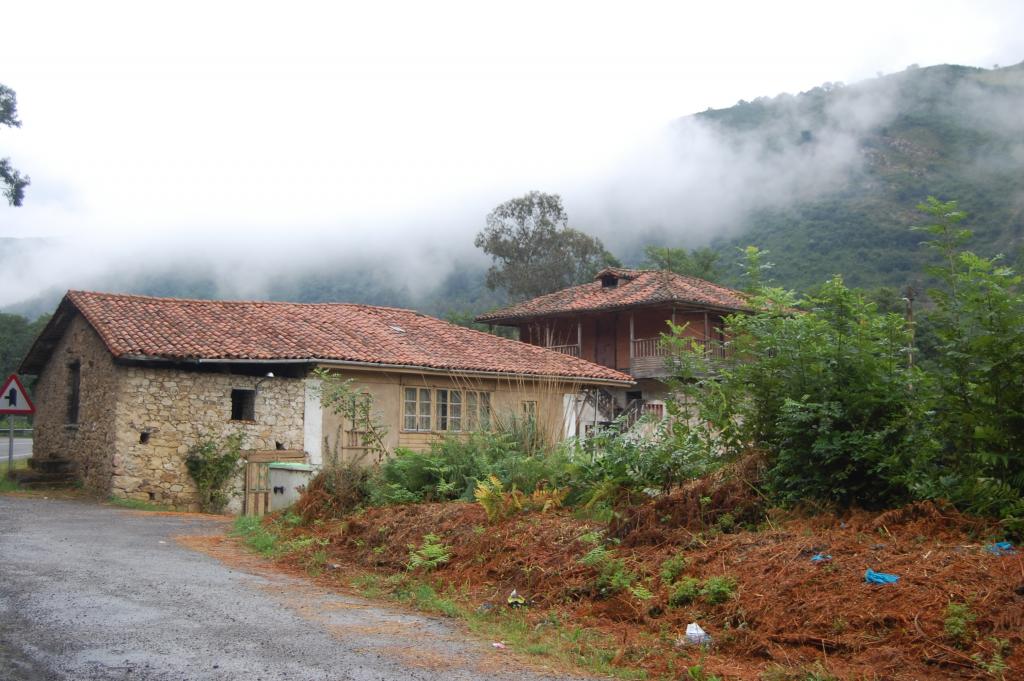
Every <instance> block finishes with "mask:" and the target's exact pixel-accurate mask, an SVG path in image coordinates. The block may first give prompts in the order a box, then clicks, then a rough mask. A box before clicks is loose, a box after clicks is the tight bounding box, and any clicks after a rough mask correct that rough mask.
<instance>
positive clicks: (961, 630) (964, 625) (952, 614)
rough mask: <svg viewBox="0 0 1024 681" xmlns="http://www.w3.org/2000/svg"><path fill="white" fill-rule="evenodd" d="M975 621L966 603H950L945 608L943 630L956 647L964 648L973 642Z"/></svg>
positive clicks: (975, 616) (974, 616)
mask: <svg viewBox="0 0 1024 681" xmlns="http://www.w3.org/2000/svg"><path fill="white" fill-rule="evenodd" d="M975 619H977V615H975V614H974V613H973V612H972V611H971V606H969V605H967V604H966V603H953V602H950V603H949V604H948V605H947V606H946V619H945V620H943V623H942V624H943V628H944V629H945V630H946V636H949V637H950V638H951V639H953V642H954V643H956V644H957V645H958V646H965V645H967V644H968V643H970V642H971V641H972V640H974V627H973V624H974V620H975Z"/></svg>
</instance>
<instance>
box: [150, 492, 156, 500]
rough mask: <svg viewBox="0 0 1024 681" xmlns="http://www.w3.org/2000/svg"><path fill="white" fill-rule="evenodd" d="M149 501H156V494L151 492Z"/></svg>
mask: <svg viewBox="0 0 1024 681" xmlns="http://www.w3.org/2000/svg"><path fill="white" fill-rule="evenodd" d="M149 500H150V501H156V492H150V493H149Z"/></svg>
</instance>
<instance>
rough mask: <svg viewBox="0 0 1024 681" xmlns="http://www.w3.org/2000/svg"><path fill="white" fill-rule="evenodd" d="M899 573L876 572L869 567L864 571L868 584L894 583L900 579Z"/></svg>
mask: <svg viewBox="0 0 1024 681" xmlns="http://www.w3.org/2000/svg"><path fill="white" fill-rule="evenodd" d="M899 579H900V578H899V575H890V574H888V573H887V572H875V571H874V570H872V569H871V568H868V570H867V572H865V573H864V581H865V582H867V583H868V584H892V583H894V582H898V581H899Z"/></svg>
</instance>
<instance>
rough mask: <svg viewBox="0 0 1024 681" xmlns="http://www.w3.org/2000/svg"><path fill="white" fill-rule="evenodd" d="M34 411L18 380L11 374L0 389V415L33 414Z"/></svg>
mask: <svg viewBox="0 0 1024 681" xmlns="http://www.w3.org/2000/svg"><path fill="white" fill-rule="evenodd" d="M35 411H36V408H35V405H33V404H32V400H30V399H29V398H28V391H26V390H25V386H23V385H22V384H21V381H19V380H18V375H17V374H11V375H10V376H8V377H7V380H6V381H4V387H3V389H0V414H34V413H35Z"/></svg>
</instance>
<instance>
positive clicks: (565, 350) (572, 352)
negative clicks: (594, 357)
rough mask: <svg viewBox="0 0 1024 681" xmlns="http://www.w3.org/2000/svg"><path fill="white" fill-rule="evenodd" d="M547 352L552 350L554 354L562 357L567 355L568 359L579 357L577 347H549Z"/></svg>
mask: <svg viewBox="0 0 1024 681" xmlns="http://www.w3.org/2000/svg"><path fill="white" fill-rule="evenodd" d="M548 350H554V351H555V352H560V353H562V354H563V355H569V356H570V357H579V356H580V346H579V345H549V346H548Z"/></svg>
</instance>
